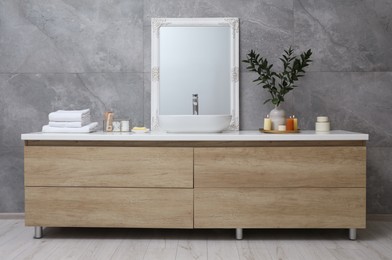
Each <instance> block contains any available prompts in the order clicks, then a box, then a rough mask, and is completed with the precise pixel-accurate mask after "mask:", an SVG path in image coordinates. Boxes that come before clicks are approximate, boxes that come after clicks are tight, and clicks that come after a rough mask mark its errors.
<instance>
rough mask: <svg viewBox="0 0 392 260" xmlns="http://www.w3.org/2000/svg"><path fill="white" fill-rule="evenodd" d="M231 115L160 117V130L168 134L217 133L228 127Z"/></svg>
mask: <svg viewBox="0 0 392 260" xmlns="http://www.w3.org/2000/svg"><path fill="white" fill-rule="evenodd" d="M230 121H231V115H160V116H159V125H160V128H161V129H162V130H164V131H166V132H168V133H219V132H222V131H223V130H225V129H227V128H228V127H229V125H230Z"/></svg>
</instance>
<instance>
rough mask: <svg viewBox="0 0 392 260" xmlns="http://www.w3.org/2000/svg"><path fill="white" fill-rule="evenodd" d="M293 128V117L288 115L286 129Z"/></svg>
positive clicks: (290, 129) (291, 129)
mask: <svg viewBox="0 0 392 260" xmlns="http://www.w3.org/2000/svg"><path fill="white" fill-rule="evenodd" d="M293 130H294V119H293V118H292V117H291V116H290V118H287V120H286V131H293Z"/></svg>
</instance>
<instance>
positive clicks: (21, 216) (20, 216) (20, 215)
mask: <svg viewBox="0 0 392 260" xmlns="http://www.w3.org/2000/svg"><path fill="white" fill-rule="evenodd" d="M24 217H25V214H24V213H0V219H24Z"/></svg>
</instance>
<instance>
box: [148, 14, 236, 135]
mask: <svg viewBox="0 0 392 260" xmlns="http://www.w3.org/2000/svg"><path fill="white" fill-rule="evenodd" d="M162 26H174V27H181V26H198V27H203V26H206V27H208V26H215V27H216V26H227V27H230V29H231V30H230V31H231V32H230V34H231V37H230V39H231V41H230V56H231V57H230V68H231V75H230V77H231V80H230V99H231V100H230V110H231V112H230V114H231V116H232V119H231V122H230V126H229V128H228V129H227V130H235V131H238V130H239V122H240V120H239V19H238V18H229V17H227V18H151V129H152V130H153V131H159V130H160V127H159V87H160V80H159V78H160V77H159V71H160V70H159V64H160V62H159V56H160V55H159V52H160V46H159V30H160V28H161V27H162Z"/></svg>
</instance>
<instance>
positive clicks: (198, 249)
mask: <svg viewBox="0 0 392 260" xmlns="http://www.w3.org/2000/svg"><path fill="white" fill-rule="evenodd" d="M44 234H45V237H44V238H43V239H33V238H32V237H33V228H31V227H25V226H24V221H23V220H21V219H18V220H15V219H8V220H0V259H1V260H8V259H40V260H41V259H54V260H58V259H83V260H86V259H94V260H95V259H132V260H134V259H159V260H161V259H162V260H165V259H179V260H186V259H224V260H231V259H255V260H256V259H257V260H258V259H300V260H304V259H312V260H316V259H342V260H348V259H355V260H357V259H366V260H376V259H392V222H391V221H385V220H384V221H383V220H373V221H368V228H367V229H366V230H359V231H358V240H357V241H349V240H348V239H347V230H276V229H274V230H271V229H270V230H262V229H258V230H244V240H235V239H234V230H167V229H164V230H159V229H95V228H94V229H93V228H46V229H45V230H44Z"/></svg>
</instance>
